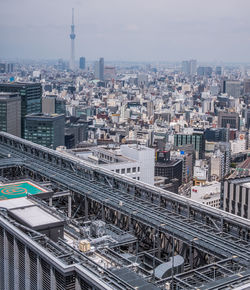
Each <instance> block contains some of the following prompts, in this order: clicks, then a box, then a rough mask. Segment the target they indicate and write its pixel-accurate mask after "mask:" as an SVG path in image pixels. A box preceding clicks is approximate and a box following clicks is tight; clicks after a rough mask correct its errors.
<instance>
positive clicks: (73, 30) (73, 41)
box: [69, 8, 76, 70]
mask: <svg viewBox="0 0 250 290" xmlns="http://www.w3.org/2000/svg"><path fill="white" fill-rule="evenodd" d="M75 38H76V35H75V25H74V8H72V25H71V33H70V39H71V54H70V62H69V68H70V69H71V70H74V69H75Z"/></svg>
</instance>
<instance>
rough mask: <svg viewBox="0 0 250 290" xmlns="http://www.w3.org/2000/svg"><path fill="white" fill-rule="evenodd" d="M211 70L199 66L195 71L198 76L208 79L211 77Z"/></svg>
mask: <svg viewBox="0 0 250 290" xmlns="http://www.w3.org/2000/svg"><path fill="white" fill-rule="evenodd" d="M212 72H213V69H212V68H211V67H210V66H199V67H198V69H197V75H198V76H207V77H210V76H211V75H212Z"/></svg>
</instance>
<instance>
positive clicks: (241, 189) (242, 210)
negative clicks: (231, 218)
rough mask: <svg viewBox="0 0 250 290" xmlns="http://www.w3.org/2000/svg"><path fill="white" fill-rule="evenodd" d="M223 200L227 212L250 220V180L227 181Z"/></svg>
mask: <svg viewBox="0 0 250 290" xmlns="http://www.w3.org/2000/svg"><path fill="white" fill-rule="evenodd" d="M222 199H223V200H222V204H223V209H224V210H225V211H227V212H230V213H232V214H235V215H238V216H241V217H243V218H246V219H250V178H249V177H245V178H236V179H227V180H225V181H224V187H223V194H222Z"/></svg>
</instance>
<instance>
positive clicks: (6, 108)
mask: <svg viewBox="0 0 250 290" xmlns="http://www.w3.org/2000/svg"><path fill="white" fill-rule="evenodd" d="M0 131H4V132H7V133H10V134H13V135H15V136H18V137H21V97H20V96H19V94H18V93H0Z"/></svg>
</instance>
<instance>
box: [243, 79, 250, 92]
mask: <svg viewBox="0 0 250 290" xmlns="http://www.w3.org/2000/svg"><path fill="white" fill-rule="evenodd" d="M244 94H250V79H246V80H244Z"/></svg>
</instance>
